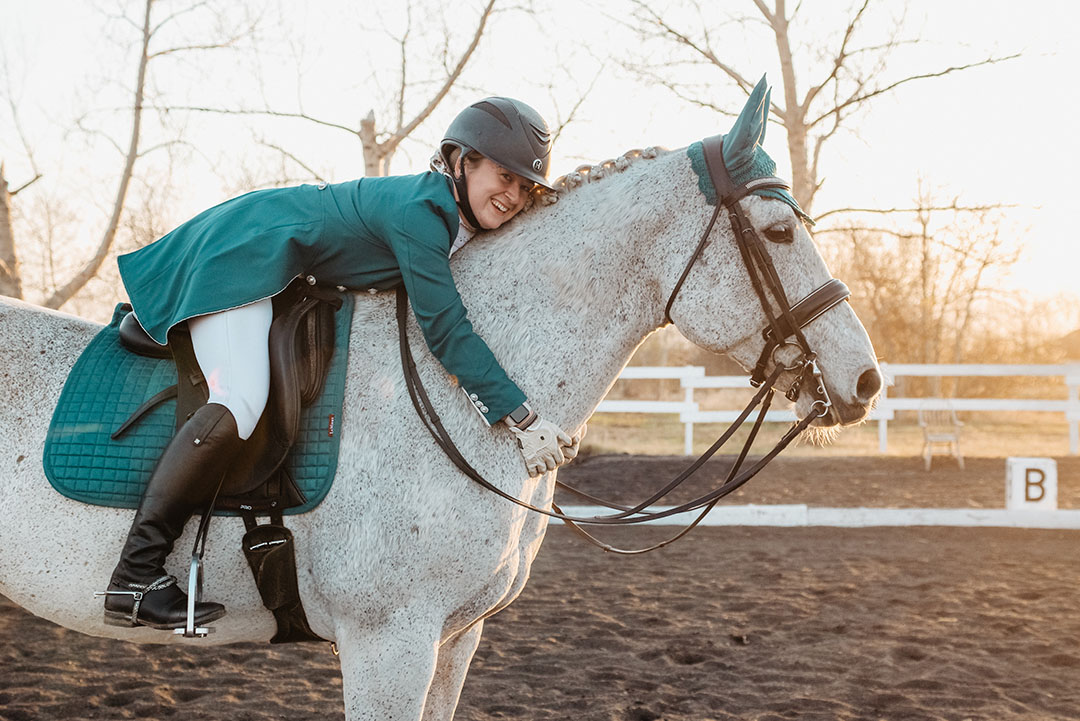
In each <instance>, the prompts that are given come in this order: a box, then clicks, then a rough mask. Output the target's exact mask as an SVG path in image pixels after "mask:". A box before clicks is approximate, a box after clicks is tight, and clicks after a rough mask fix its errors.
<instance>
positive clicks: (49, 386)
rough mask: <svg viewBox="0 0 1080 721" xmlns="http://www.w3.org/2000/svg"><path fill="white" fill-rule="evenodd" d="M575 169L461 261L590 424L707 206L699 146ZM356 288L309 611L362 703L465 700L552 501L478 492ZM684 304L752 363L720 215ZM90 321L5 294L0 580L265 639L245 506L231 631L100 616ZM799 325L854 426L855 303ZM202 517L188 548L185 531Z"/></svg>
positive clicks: (109, 515)
mask: <svg viewBox="0 0 1080 721" xmlns="http://www.w3.org/2000/svg"><path fill="white" fill-rule="evenodd" d="M758 121H759V122H757V123H756V126H757V127H756V128H755V127H754V124H753V123H751V124H749V125H746V124H743V127H744V131H743V133H742V135H741V136H740V137H729V138H728V139H727V141H726V144H727V146H728V147H729V148H733V149H735V151H739V149H740V148H741V152H751V151H753V149H754V148H755V147H756V144H757V143H758V142H759V140H760V138H761V136H762V135H763V130H764V126H763V122H764V118H763V117H762V118H759V119H758ZM561 185H562V189H561V190H560V192H559V198H558V202H557V203H554V204H551V205H542V204H538V205H537V207H535V208H533V209H532V210H530V211H528V212H526V213H524V214H523V215H522V216H521V217H520V218H519V219H517V220H515V221H514V222H513V223H511V224H510V225H509V227H507V228H505V229H503V230H500V231H497V232H494V233H491V234H485V236H484V237H483V238H480V239H477V240H476V241H474V242H472V243H470V244H469V245H468V246H467V247H466V248H465V249H464V250H463V251H461V253H459V254H456V255H455V256H454V274H455V277H456V279H457V282H458V286H459V288H460V291H461V294H462V296H463V298H464V301H465V304H466V306H467V307H468V308H469V309H470V317H471V319H472V321H473V324H474V325H475V327H476V330H477V331H478V332H479V333H480V335H481V336H482V337H483V338H484V339H485V340H486V341H487V342H488V344H489V345H490V346H491V348H492V350H493V351H494V353H495V354H496V356H497V357H498V358H499V360H500V362H501V363H502V364H503V366H504V367H505V368H506V369H507V371H508V372H509V373H510V375H511V376H512V377H513V378H514V380H515V381H516V382H517V383H518V385H520V386H521V388H522V389H523V390H524V391H525V392H526V394H527V395H528V396H529V398H530V399H532V400H533V401H534V403H535V405H536V407H538V408H539V409H541V411H542V413H543V415H544V416H545V417H547V418H551V419H552V420H554V421H555V422H556V423H558V424H559V425H560V426H562V427H563V428H566V429H575V428H580V427H581V426H583V425H584V423H585V421H586V420H587V419H588V418H589V416H590V414H591V413H592V411H593V410H594V409H595V408H596V406H597V404H598V403H599V402H600V400H601V399H602V398H603V397H604V395H605V393H606V392H607V391H608V389H609V388H610V387H611V385H612V384H613V383H614V381H615V379H616V378H617V376H618V375H619V372H620V370H621V369H622V368H623V366H624V365H625V364H626V362H627V360H628V359H629V358H630V356H631V355H632V353H633V352H634V349H635V348H637V347H638V345H640V344H641V342H642V341H643V340H644V339H645V338H646V337H647V336H648V335H649V334H650V333H652V332H653V331H654V330H656V329H657V328H658V327H659V326H661V325H662V324H663V323H664V322H665V319H664V307H665V302H666V301H667V298H668V295H669V294H670V293H671V291H672V288H673V287H674V285H675V283H676V281H677V280H678V278H679V276H680V274H681V272H682V270H683V267H684V265H685V264H686V261H687V260H688V258H689V256H690V254H691V252H692V251H693V249H694V247H695V245H696V243H697V240H698V238H699V237H700V235H701V233H702V231H703V230H704V226H705V223H706V221H707V219H708V217H709V215H710V214H711V208H710V207H708V206H707V205H706V200H705V197H704V196H703V194H702V193H701V192H700V191H699V188H698V176H697V175H696V174H695V172H694V170H693V169H692V167H691V162H690V160H689V158H688V156H687V154H686V152H683V151H671V152H646V153H631V154H628V155H626V156H623V157H622V158H620V159H618V160H617V161H614V162H609V163H605V164H602V165H600V166H596V167H594V168H591V169H587V170H580V171H579V172H577V173H574V174H571V175H570V176H567V177H566V178H565V179H564V180H563V182H562V184H561ZM741 203H742V207H743V209H744V210H745V212H746V214H747V216H748V217H749V218H750V220H751V223H752V224H753V226H754V227H755V228H756V229H757V230H758V232H759V233H760V234H761V235H762V237H763V238H767V239H769V240H775V241H778V242H771V243H768V245H769V252H770V254H771V255H772V257H773V259H774V262H775V265H776V269H777V271H778V274H779V277H780V279H781V281H782V283H783V285H784V288H785V290H786V293H787V295H788V297H789V298H791V299H793V300H795V299H798V298H801V297H804V296H806V295H807V294H808V293H810V292H811V291H812V290H813V289H814V288H817V287H818V286H820V285H821V284H822V283H824V282H825V281H826V280H827V279H828V278H829V277H830V274H829V271H828V269H827V268H826V267H825V263H824V262H823V261H822V259H821V256H820V255H819V254H818V252H817V250H816V248H815V247H814V243H813V241H812V240H811V238H810V236H809V235H808V234H807V232H806V230H805V228H804V226H803V223H802V222H801V221H800V220H799V219H798V217H797V216H796V214H795V212H794V211H793V209H792V208H791V207H790V206H789V205H788V204H786V203H784V202H780V201H777V200H773V199H767V198H762V197H757V196H750V197H748V198H746V199H744V200H743V201H741ZM356 300H357V302H356V313H355V316H354V319H353V325H352V338H351V348H350V356H349V366H348V380H347V384H346V401H345V408H344V412H343V418H342V423H341V434H342V442H341V451H340V459H339V465H338V469H337V478H336V482H335V484H334V486H333V488H332V489H331V491H330V493H329V495H328V496H327V497H326V499H325V500H324V501H323V502H322V504H321V505H319V506H318V507H317V508H316V509H314V510H312V511H311V512H309V513H306V514H303V515H299V516H287V517H286V525H287V526H288V527H289V528H290V529H291V530H292V532H293V533H294V535H295V538H296V543H297V564H298V568H299V584H300V592H301V596H302V598H303V603H304V607H305V609H306V610H307V614H308V619H309V621H310V624H311V627H312V629H313V630H314V631H315V632H316V633H318V634H319V635H321V636H322V637H324V638H327V639H331V640H333V641H334V642H335V643H336V644H337V646H338V648H339V649H340V652H341V670H342V675H343V679H344V693H345V708H346V716H347V718H349V719H352V720H358V719H370V720H371V721H388V720H392V719H393V720H401V721H417V720H418V719H450V718H452V716H453V713H454V708H455V706H456V704H457V700H458V695H459V693H460V691H461V687H462V684H463V683H464V679H465V674H466V671H467V669H468V666H469V662H470V660H471V658H472V656H473V653H474V651H475V650H476V646H477V643H478V642H479V640H480V633H481V629H482V627H483V621H484V619H485V618H486V617H488V616H490V615H491V614H493V613H495V612H497V611H498V610H500V609H501V608H504V607H505V606H506V605H507V604H509V603H510V602H511V601H512V600H513V599H514V598H515V597H516V596H517V595H518V593H520V591H521V589H522V587H523V586H524V584H525V581H526V579H527V578H528V574H529V567H530V564H531V563H532V560H533V558H534V556H535V555H536V552H537V550H538V549H539V547H540V543H541V541H543V538H544V532H545V531H546V529H547V518H546V517H544V516H541V515H539V514H535V513H531V512H529V511H526V510H523V509H522V508H519V507H517V506H515V505H513V504H511V503H509V502H507V501H506V500H503V499H500V498H498V497H496V496H495V495H494V494H492V493H490V492H487V491H484V490H482V489H481V488H479V487H478V486H477V485H475V484H474V483H472V482H471V481H469V480H468V479H466V477H465V476H463V475H462V474H461V473H460V472H459V471H458V470H457V469H456V468H455V467H454V466H453V465H452V464H451V463H450V461H449V460H447V458H446V457H445V456H444V455H443V454H442V453H441V451H440V450H439V449H438V448H437V447H436V445H435V444H434V442H433V441H432V440H431V438H430V437H429V436H428V434H427V432H426V431H425V430H424V428H423V426H422V425H421V423H420V420H419V419H418V418H417V416H416V414H415V413H414V411H413V408H412V406H411V403H410V401H409V398H408V395H407V393H406V390H405V384H404V379H403V376H402V373H401V369H400V366H399V364H398V363H399V361H398V350H397V331H396V326H395V322H394V308H393V294H392V293H391V294H387V293H383V294H379V295H377V296H373V297H369V296H367V295H366V294H363V295H361V296H358V297H357V299H356ZM671 317H672V320H673V321H674V323H675V324H676V326H677V327H678V328H679V330H680V331H681V332H682V333H683V334H684V335H685V336H686V337H688V338H689V339H691V340H692V341H693V342H695V343H697V344H698V345H700V346H702V347H704V348H707V349H708V350H710V351H714V352H717V353H727V354H729V355H730V356H732V357H733V358H735V359H736V360H738V361H739V362H741V363H743V364H744V365H746V366H750V365H753V363H754V362H755V361H756V359H757V355H758V353H759V352H760V350H761V347H762V340H761V330H762V328H763V327H764V326H765V324H766V319H765V315H764V312H763V311H762V309H761V307H760V304H759V302H758V299H757V297H756V296H755V295H754V292H753V290H752V288H751V285H750V282H749V279H748V277H747V272H746V270H745V268H744V266H743V264H742V261H741V259H740V257H739V253H738V251H737V250H736V246H735V244H734V241H733V238H732V236H731V230H730V228H728V227H727V224H726V223H724V222H721V223H718V224H717V228H716V230H714V231H713V241H712V243H711V244H710V245H709V247H708V248H707V249H706V251H705V253H704V255H703V256H702V257H701V259H700V260H699V261H698V262H697V264H696V265H695V267H694V269H693V271H692V272H691V273H690V275H689V276H688V278H687V281H686V284H685V286H684V287H683V289H682V290H681V291H680V293H679V297H678V300H677V302H676V303H675V304H674V306H673V308H672V311H671ZM98 330H99V326H97V325H95V324H93V323H89V322H87V321H84V320H80V319H78V318H74V317H72V316H69V315H64V314H61V313H56V312H51V311H47V310H43V309H40V308H37V307H33V306H30V305H27V304H25V303H21V302H18V301H13V300H4V301H0V486H2V492H0V592H3V593H4V594H5V595H6V596H8V597H9V598H11V599H12V600H13V601H14V602H16V603H18V604H20V605H22V606H23V607H24V608H26V609H27V610H29V611H31V612H32V613H35V614H37V615H39V616H42V617H44V618H47V619H49V620H51V621H54V622H56V623H58V624H61V625H63V626H66V627H68V628H71V629H75V630H77V631H80V632H83V633H87V634H91V635H95V636H106V637H111V638H120V639H125V640H128V641H135V642H146V643H201V644H224V643H233V642H237V641H258V640H263V641H265V640H267V639H269V638H270V637H271V636H272V635H273V634H274V630H275V625H274V621H273V617H272V616H271V615H270V613H269V612H268V611H266V609H265V608H263V606H262V603H261V601H260V599H259V595H258V593H257V591H256V589H255V586H254V584H253V582H252V579H251V574H250V571H249V570H248V568H247V566H246V563H245V561H244V558H243V556H242V554H241V553H240V550H239V549H240V537H241V536H242V535H243V532H244V528H243V524H242V523H241V521H240V519H237V518H224V519H221V520H220V521H219V522H217V523H216V524H215V526H214V529H213V534H212V535H213V541H212V548H211V551H210V553H209V555H208V557H207V559H206V578H207V586H208V587H207V596H208V597H210V598H213V599H215V600H218V601H221V602H223V603H224V604H225V605H226V607H227V608H228V610H229V613H228V615H227V616H225V618H223V619H222V620H221V621H219V622H217V623H216V624H215V626H216V633H214V634H212V635H211V636H210V637H208V638H206V639H202V640H187V639H184V638H182V637H177V636H174V635H172V634H168V633H163V632H161V631H155V630H150V629H147V628H142V627H140V628H118V627H115V626H106V625H104V623H103V622H102V610H101V601H100V600H97V601H95V599H94V592H95V591H99V590H102V589H103V588H104V585H105V583H106V582H107V581H108V579H109V574H110V572H111V570H112V568H113V565H114V563H115V561H116V552H117V549H119V548H120V545H121V542H122V541H123V539H124V536H125V534H126V532H127V529H128V526H129V525H130V523H131V511H129V510H119V509H110V508H101V507H92V506H88V505H83V504H80V503H78V502H75V501H73V500H70V499H68V498H65V497H62V496H60V495H59V494H58V493H56V492H55V491H53V490H52V489H51V488H50V486H49V484H48V482H47V480H46V478H45V475H44V473H43V471H42V466H41V458H42V450H43V447H44V443H45V435H46V430H47V428H48V425H49V419H50V414H51V412H52V409H53V408H54V406H55V404H56V401H57V398H58V396H59V394H60V390H61V387H62V386H63V383H64V379H65V378H66V376H67V374H68V371H69V370H70V369H71V367H72V365H73V364H74V362H75V360H76V358H77V357H78V355H79V353H80V351H81V350H82V349H83V348H84V347H85V346H86V344H87V343H88V342H89V341H90V339H91V337H92V336H93V335H94V334H95V333H96V332H97V331H98ZM805 334H806V337H807V339H808V340H809V342H810V343H811V344H812V347H813V348H814V349H815V350H816V351H817V353H818V363H819V364H820V367H821V369H822V373H823V375H824V380H825V383H826V386H827V388H828V390H829V393H830V394H831V397H832V399H833V402H834V409H835V412H834V413H833V414H831V415H830V416H829V417H827V418H824V419H819V420H818V421H817V423H818V424H819V425H831V424H836V423H842V424H848V423H854V422H858V421H860V420H861V419H863V418H864V417H865V415H866V413H867V411H868V409H869V407H870V405H871V404H872V402H873V400H874V396H875V395H876V393H877V390H878V387H879V384H880V380H879V379H880V376H878V375H877V373H878V370H877V364H876V362H875V356H874V351H873V348H872V347H871V345H870V341H869V339H868V338H867V336H866V332H865V331H864V329H863V327H862V326H861V325H860V323H859V321H858V319H857V318H856V317H855V314H854V313H853V312H852V311H851V309H850V307H849V306H848V305H847V304H846V303H843V304H840V305H838V306H836V307H834V308H833V309H831V310H829V311H828V312H827V313H825V314H824V315H822V316H821V317H819V318H817V319H816V320H814V321H813V322H812V323H811V324H810V325H808V326H807V327H806V329H805ZM409 335H410V338H411V342H412V344H413V347H414V349H416V353H417V356H418V359H417V364H418V367H419V371H420V374H421V377H422V379H423V381H424V383H425V385H426V386H427V388H428V390H429V393H430V394H431V397H432V400H433V402H434V403H435V405H436V407H437V408H438V409H439V412H440V414H441V416H442V418H443V421H444V423H445V425H446V427H447V428H448V429H449V430H450V431H451V433H452V434H453V435H454V437H455V440H456V442H457V443H458V445H459V447H460V448H461V451H462V452H463V454H464V455H465V457H466V458H468V459H469V460H470V462H471V463H472V464H473V466H474V467H475V468H476V469H477V470H478V471H479V472H480V473H482V474H483V475H484V476H485V477H486V478H488V479H489V480H491V481H492V482H494V483H495V484H496V485H498V486H499V487H500V488H502V489H503V490H504V491H506V492H507V493H510V494H513V495H515V496H516V497H517V498H519V499H521V500H523V501H527V502H529V503H532V504H535V505H539V506H546V505H547V504H548V503H550V501H551V499H552V494H553V488H554V482H555V473H548V474H545V475H543V476H540V477H533V478H530V477H528V475H527V474H526V471H525V468H524V466H523V464H522V462H521V456H520V454H519V453H518V451H517V449H516V447H515V445H514V441H513V438H512V437H511V436H510V434H509V432H508V431H506V430H505V429H502V428H498V427H497V428H493V429H491V430H488V429H486V428H484V427H482V426H481V425H480V421H479V420H478V419H477V418H476V415H475V413H476V412H475V410H473V409H472V408H471V406H470V404H469V402H468V400H467V399H466V398H464V397H463V394H461V393H460V392H459V391H458V390H457V389H456V388H454V385H453V381H452V379H451V378H449V377H448V376H447V375H446V373H445V371H443V369H442V368H441V366H440V365H439V364H438V362H437V361H435V360H434V358H433V357H431V356H430V355H429V354H428V353H427V352H426V350H422V349H423V341H422V339H421V337H420V333H419V330H418V329H417V328H416V326H415V324H412V325H410V329H409ZM549 379H559V381H558V382H557V383H552V382H550V380H549ZM868 379H870V380H868ZM788 380H790V379H788ZM875 380H876V382H873V381H875ZM781 381H782V382H784V378H783V377H782V378H781ZM805 395H807V394H804V396H805ZM810 403H811V400H810V399H809V398H804V399H800V400H799V402H798V403H797V407H796V410H797V411H798V412H799V414H800V415H805V414H806V413H807V412H808V411H809V408H810ZM194 525H195V524H191V526H189V528H188V530H187V533H186V534H185V537H184V538H182V539H181V540H180V542H179V543H178V545H177V547H178V548H185V547H188V548H189V547H190V544H191V543H192V539H193V534H194V528H193V527H194ZM185 544H188V545H187V546H185ZM234 549H235V550H234ZM183 555H184V554H174V557H173V558H172V559H171V560H170V568H169V569H168V570H169V572H170V573H173V574H174V575H177V576H179V577H185V574H186V571H187V559H185V558H183ZM28 642H29V641H28Z"/></svg>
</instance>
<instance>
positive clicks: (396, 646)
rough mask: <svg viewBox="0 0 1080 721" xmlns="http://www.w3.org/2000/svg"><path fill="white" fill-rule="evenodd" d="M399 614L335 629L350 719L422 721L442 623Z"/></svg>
mask: <svg viewBox="0 0 1080 721" xmlns="http://www.w3.org/2000/svg"><path fill="white" fill-rule="evenodd" d="M397 615H398V617H397V618H394V619H391V620H389V621H388V622H387V623H386V624H385V625H383V626H381V627H380V628H378V629H376V630H371V629H364V628H357V627H356V626H347V627H341V626H339V628H338V630H337V645H338V649H339V651H340V653H341V679H342V685H343V687H344V688H343V691H344V696H345V718H346V720H347V721H420V718H421V715H422V714H423V711H424V699H425V698H426V697H427V693H428V687H430V686H431V679H432V676H433V675H434V674H435V659H436V654H437V646H438V639H439V634H438V630H437V628H438V626H434V627H433V626H432V625H431V624H425V623H422V622H418V619H416V618H409V617H408V616H407V614H404V613H401V614H397Z"/></svg>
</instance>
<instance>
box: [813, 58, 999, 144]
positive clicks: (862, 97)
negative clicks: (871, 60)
mask: <svg viewBox="0 0 1080 721" xmlns="http://www.w3.org/2000/svg"><path fill="white" fill-rule="evenodd" d="M1018 57H1020V53H1013V54H1012V55H1006V56H1005V57H1003V58H987V59H986V60H980V61H979V62H976V63H968V64H967V65H954V66H951V67H948V68H945V69H944V70H939V71H938V72H936V73H922V74H920V75H912V76H910V77H906V78H902V79H900V80H897V81H896V82H894V83H891V84H889V85H886V86H885V87H883V88H879V89H877V90H874V91H871V92H869V93H865V94H858V93H857V94H855V95H852V96H851V97H849V98H848V99H847V100H845V101H844V102H842V103H840V104H839V105H838V106H836V107H834V108H832V109H830V110H828V111H827V112H825V113H823V114H822V115H820V116H818V117H817V118H815V119H814V120H812V121H811V122H810V123H808V124H807V127H808V128H812V127H814V126H815V125H817V124H818V123H820V122H821V121H823V120H825V119H827V118H828V117H830V116H832V115H835V114H837V113H840V112H841V111H843V110H844V109H845V108H848V107H850V106H852V105H857V104H859V103H862V102H864V101H866V100H869V99H870V98H875V97H877V96H878V95H883V94H885V93H887V92H889V91H891V90H895V89H896V88H898V87H900V86H901V85H904V84H906V83H910V82H913V81H915V80H926V79H928V78H940V77H943V76H945V75H950V74H952V73H956V72H960V71H961V70H970V69H971V68H977V67H980V66H983V65H993V64H996V63H1003V62H1006V61H1008V60H1015V59H1016V58H1018Z"/></svg>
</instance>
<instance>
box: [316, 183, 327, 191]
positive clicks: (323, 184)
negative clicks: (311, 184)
mask: <svg viewBox="0 0 1080 721" xmlns="http://www.w3.org/2000/svg"><path fill="white" fill-rule="evenodd" d="M326 186H327V183H326V182H325V181H324V182H322V183H319V184H318V185H317V186H316V187H317V188H318V189H319V190H326Z"/></svg>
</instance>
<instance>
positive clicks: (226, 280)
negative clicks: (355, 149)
mask: <svg viewBox="0 0 1080 721" xmlns="http://www.w3.org/2000/svg"><path fill="white" fill-rule="evenodd" d="M457 232H458V210H457V204H456V202H455V201H454V195H453V191H451V189H450V181H449V179H448V178H446V177H445V176H443V175H441V174H438V173H421V174H420V175H407V176H396V177H389V178H361V179H360V180H353V181H349V182H346V183H338V184H335V185H327V184H325V183H323V184H320V185H318V186H314V185H302V186H299V187H294V188H274V189H270V190H258V191H255V192H253V193H248V194H246V195H242V196H240V197H238V198H233V199H232V200H228V201H226V202H224V203H222V204H221V205H217V206H215V207H213V208H210V209H209V210H206V211H204V212H202V213H200V214H199V215H197V216H195V217H194V218H192V219H191V220H189V221H187V222H186V223H184V224H183V225H181V226H180V227H178V228H176V229H175V230H173V231H172V232H171V233H169V234H167V235H165V236H163V237H161V238H160V239H158V240H157V241H155V242H154V243H151V244H150V245H148V246H146V247H144V248H140V249H139V250H137V251H135V252H133V253H128V254H126V255H122V256H120V257H119V258H118V259H117V262H118V265H119V266H120V276H121V278H122V279H123V282H124V287H125V288H126V289H127V292H128V296H129V297H130V299H131V305H132V307H133V308H134V309H135V315H136V317H137V318H138V319H139V323H140V324H141V325H142V326H143V328H145V329H146V331H147V333H149V334H150V336H151V337H152V338H153V339H154V340H156V341H157V342H158V343H161V344H164V343H165V341H166V338H167V335H168V332H169V329H170V328H172V327H173V326H174V325H176V324H177V323H181V322H183V321H185V320H187V319H188V318H193V317H195V316H198V315H205V314H207V313H216V312H218V311H222V310H227V309H229V308H236V307H238V306H241V305H247V304H248V303H253V302H255V301H257V300H261V299H263V298H267V297H270V296H272V295H275V294H277V293H279V292H280V291H282V290H283V289H284V288H285V287H286V286H287V285H288V284H289V283H290V282H291V281H292V280H293V279H294V278H296V277H297V276H303V277H306V276H308V275H312V276H314V277H315V278H316V280H317V281H318V282H319V283H321V284H325V285H340V286H344V287H346V288H349V289H353V290H367V289H371V288H376V289H379V290H386V289H389V288H392V287H394V286H395V285H397V284H398V283H400V282H404V283H405V289H406V290H407V291H408V292H409V299H410V300H411V302H412V307H413V312H414V313H415V314H416V320H417V322H418V323H419V325H420V329H421V330H422V331H423V333H424V338H425V340H426V341H427V344H428V347H429V348H430V349H431V352H432V353H433V354H434V355H435V357H436V358H438V359H439V362H440V363H442V365H443V367H444V368H446V370H447V371H448V372H449V373H451V374H453V375H455V376H457V378H458V382H459V383H460V384H461V387H462V388H463V389H465V392H466V393H468V394H469V395H470V397H471V396H475V397H476V400H475V401H474V402H475V404H476V405H477V407H478V408H479V409H480V410H481V412H482V413H483V415H484V418H485V419H486V420H487V422H488V423H495V422H496V421H498V420H500V419H501V418H503V417H504V416H505V415H506V414H508V413H509V412H510V411H512V410H514V409H515V408H516V407H517V406H519V405H520V404H521V403H522V402H524V401H525V394H524V393H522V391H521V390H520V389H519V388H518V387H517V386H516V385H515V384H514V383H513V381H511V380H510V378H509V377H508V376H507V375H506V372H505V371H504V370H503V369H502V367H501V366H500V365H499V363H498V361H496V360H495V356H494V355H493V354H492V352H491V350H490V349H489V348H488V346H487V344H486V343H484V341H483V340H482V339H481V338H480V336H478V335H477V334H476V333H475V332H474V331H473V329H472V324H471V323H470V322H469V319H468V317H467V315H466V310H465V306H464V305H463V304H462V302H461V296H460V295H459V294H458V291H457V287H456V286H455V285H454V278H453V276H452V275H451V273H450V259H449V253H450V246H451V244H452V243H453V241H454V238H455V237H456V236H457Z"/></svg>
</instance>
